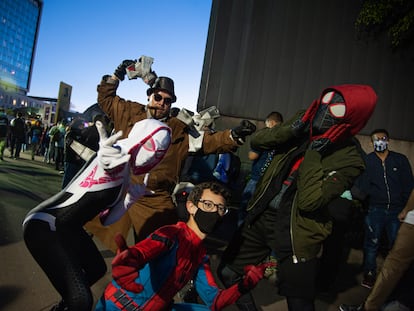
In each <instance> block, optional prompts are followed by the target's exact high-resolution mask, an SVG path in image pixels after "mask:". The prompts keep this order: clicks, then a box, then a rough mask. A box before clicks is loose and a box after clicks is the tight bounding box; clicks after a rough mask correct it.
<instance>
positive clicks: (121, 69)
mask: <svg viewBox="0 0 414 311" xmlns="http://www.w3.org/2000/svg"><path fill="white" fill-rule="evenodd" d="M136 62H137V61H136V60H131V59H126V60H124V61H123V62H122V63H121V64H120V65H119V66H118V67H117V68H116V69H115V72H114V75H115V76H116V77H117V78H118V79H119V80H121V81H124V79H125V75H126V68H127V67H128V66H131V65H134V64H135V63H136Z"/></svg>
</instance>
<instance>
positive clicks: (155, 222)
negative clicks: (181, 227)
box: [86, 57, 256, 252]
mask: <svg viewBox="0 0 414 311" xmlns="http://www.w3.org/2000/svg"><path fill="white" fill-rule="evenodd" d="M142 59H143V57H142V58H141V59H140V60H139V61H138V62H137V61H133V60H125V61H123V62H122V63H121V65H119V66H118V68H117V69H116V70H115V72H114V74H113V75H112V76H110V75H105V76H104V77H103V78H102V81H101V83H100V84H99V85H98V103H99V105H100V107H101V108H102V110H103V111H104V112H105V113H106V115H107V116H108V117H109V118H110V119H111V121H113V124H114V128H115V130H116V131H119V130H122V132H123V134H124V135H128V133H129V131H130V130H131V127H132V125H133V124H134V123H135V122H137V121H140V120H143V119H150V118H153V119H157V120H159V121H162V122H164V123H165V124H166V125H168V126H169V127H170V128H171V130H172V144H171V146H170V148H169V149H168V151H167V154H166V155H165V157H164V159H163V160H162V161H161V163H160V164H159V165H158V166H157V167H156V168H155V169H154V170H152V171H151V173H150V174H149V177H148V188H149V189H150V190H151V191H152V192H151V194H150V195H146V196H143V197H141V198H140V199H139V200H137V201H136V202H134V203H133V205H132V207H131V208H130V209H129V210H128V213H127V214H126V215H125V216H124V217H123V218H122V219H121V220H120V221H119V222H117V223H116V224H114V225H112V226H108V227H103V226H101V225H100V223H99V221H97V219H95V220H94V221H92V222H90V223H88V224H87V225H86V227H87V229H88V231H89V232H91V233H93V234H94V236H95V237H97V238H98V239H100V240H101V241H102V242H103V243H104V245H105V246H106V247H108V248H109V249H110V250H112V251H114V252H115V251H116V249H117V246H116V244H115V242H114V237H115V234H116V233H118V232H121V233H122V235H123V236H124V237H127V235H128V233H129V231H130V229H131V225H132V226H133V230H134V233H135V238H136V241H140V240H143V239H144V238H146V237H147V236H148V234H150V233H151V232H153V231H154V230H155V229H157V228H159V227H161V226H163V225H167V224H174V223H176V222H177V220H178V217H177V213H176V210H175V206H174V204H173V202H172V199H171V193H172V191H173V190H174V187H175V185H176V183H177V182H178V180H179V175H180V171H181V169H182V167H183V164H184V161H185V159H186V158H187V157H188V156H189V155H190V153H194V152H198V153H201V154H210V153H226V152H230V151H232V150H234V149H235V148H237V147H238V146H240V145H241V144H243V142H244V140H245V137H246V136H248V135H251V134H252V133H253V132H254V131H255V129H256V127H255V126H254V124H253V123H251V122H250V121H248V120H243V122H242V123H241V124H240V125H239V126H237V127H235V128H233V129H227V130H224V131H217V132H214V133H209V132H203V133H202V134H201V135H199V136H198V137H194V136H192V135H190V134H189V130H190V129H189V126H188V125H187V124H186V123H184V122H183V121H181V120H179V119H178V118H176V117H174V116H172V115H171V114H170V110H171V106H172V104H173V103H175V102H176V100H177V96H176V95H175V91H174V81H173V80H172V79H171V78H169V77H165V76H157V75H156V74H155V72H154V71H152V70H151V69H150V68H149V69H148V68H147V70H142V69H143V68H144V67H145V63H144V62H143V61H142ZM131 66H132V67H133V68H134V69H137V67H140V68H139V70H135V72H139V74H138V75H136V77H140V78H142V80H143V81H144V82H145V83H147V84H148V85H149V86H150V87H149V88H148V89H147V96H148V103H147V104H146V105H144V104H141V103H138V102H134V101H129V100H125V99H123V98H121V97H119V96H118V95H117V94H116V91H117V88H118V85H119V83H120V81H123V80H124V77H125V75H126V74H127V71H128V72H130V71H129V70H130V68H131ZM128 77H130V76H129V74H128ZM132 178H133V179H132V183H138V184H139V183H142V178H143V177H142V176H141V177H139V176H138V177H135V176H134V177H132Z"/></svg>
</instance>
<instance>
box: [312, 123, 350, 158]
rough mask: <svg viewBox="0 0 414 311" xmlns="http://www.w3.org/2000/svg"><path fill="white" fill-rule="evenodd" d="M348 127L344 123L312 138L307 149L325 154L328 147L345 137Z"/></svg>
mask: <svg viewBox="0 0 414 311" xmlns="http://www.w3.org/2000/svg"><path fill="white" fill-rule="evenodd" d="M349 127H350V125H349V124H346V123H341V124H335V125H333V126H332V127H331V128H329V129H328V130H327V131H326V132H325V133H323V134H322V135H319V136H316V137H312V141H311V143H310V145H309V149H312V150H316V151H318V152H319V153H323V152H325V151H326V150H327V149H328V147H329V146H330V145H332V144H334V143H336V142H338V141H340V140H341V139H343V138H344V137H345V136H347V133H348V129H349Z"/></svg>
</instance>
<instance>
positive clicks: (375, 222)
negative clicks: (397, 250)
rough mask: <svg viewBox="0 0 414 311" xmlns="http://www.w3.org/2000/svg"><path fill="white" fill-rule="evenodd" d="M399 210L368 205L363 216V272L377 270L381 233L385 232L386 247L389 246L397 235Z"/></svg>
mask: <svg viewBox="0 0 414 311" xmlns="http://www.w3.org/2000/svg"><path fill="white" fill-rule="evenodd" d="M399 213H400V210H396V209H391V210H389V209H386V208H378V207H370V208H369V210H368V214H367V216H366V217H365V239H364V272H365V273H368V272H369V271H371V272H373V273H374V275H376V271H377V253H378V248H379V243H380V242H381V236H382V233H383V232H384V230H385V232H386V234H387V238H388V243H389V245H388V247H389V248H391V247H392V245H393V244H394V241H395V238H396V237H397V233H398V229H399V228H400V221H399V219H398V217H397V216H398V214H399Z"/></svg>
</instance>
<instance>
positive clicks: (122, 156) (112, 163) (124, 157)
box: [95, 121, 131, 170]
mask: <svg viewBox="0 0 414 311" xmlns="http://www.w3.org/2000/svg"><path fill="white" fill-rule="evenodd" d="M95 126H96V128H97V129H98V133H99V150H98V163H99V165H100V166H101V167H102V168H103V169H105V170H111V169H113V168H115V167H117V166H120V165H122V164H125V163H127V162H128V161H129V158H130V157H131V156H130V155H129V154H126V153H125V152H123V151H122V150H121V148H120V147H117V146H114V144H115V143H116V142H117V141H118V139H119V138H120V137H121V136H122V131H119V132H118V133H116V134H114V135H112V136H110V137H109V138H108V137H107V134H106V130H105V128H104V126H103V124H102V122H100V121H96V123H95Z"/></svg>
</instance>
